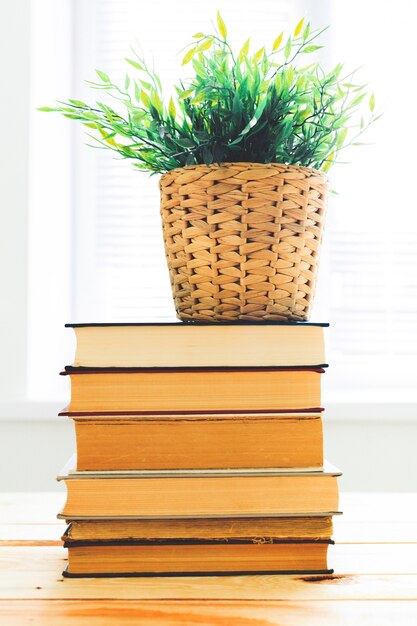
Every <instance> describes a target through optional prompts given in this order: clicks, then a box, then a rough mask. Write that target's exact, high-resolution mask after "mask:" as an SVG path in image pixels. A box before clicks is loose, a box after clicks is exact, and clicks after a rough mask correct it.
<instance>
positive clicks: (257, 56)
mask: <svg viewBox="0 0 417 626" xmlns="http://www.w3.org/2000/svg"><path fill="white" fill-rule="evenodd" d="M264 52H265V48H264V47H263V48H259V50H258V51H257V52H255V55H254V59H255V61H256V63H258V61H259V60H260V58H261V57H262V56H263V54H264Z"/></svg>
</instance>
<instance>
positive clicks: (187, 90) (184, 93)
mask: <svg viewBox="0 0 417 626" xmlns="http://www.w3.org/2000/svg"><path fill="white" fill-rule="evenodd" d="M192 93H194V89H186V90H185V91H183V92H182V94H181V95H180V97H179V99H180V100H185V98H188V97H189V96H191V94H192Z"/></svg>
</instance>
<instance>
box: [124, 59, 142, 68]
mask: <svg viewBox="0 0 417 626" xmlns="http://www.w3.org/2000/svg"><path fill="white" fill-rule="evenodd" d="M125 61H126V62H127V63H129V65H131V66H132V67H134V68H136V69H137V70H143V67H142V65H139V63H137V62H136V61H133V59H127V58H126V59H125Z"/></svg>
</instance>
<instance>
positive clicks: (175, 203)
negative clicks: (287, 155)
mask: <svg viewBox="0 0 417 626" xmlns="http://www.w3.org/2000/svg"><path fill="white" fill-rule="evenodd" d="M160 186H161V214H162V225H163V234H164V243H165V253H166V257H167V261H168V267H169V272H170V277H171V285H172V291H173V296H174V300H175V307H176V310H177V315H178V317H179V318H180V319H182V320H184V321H185V320H187V321H189V320H196V321H205V322H220V321H221V322H224V321H233V320H254V321H256V320H287V319H289V320H307V319H308V318H309V315H310V310H311V305H312V301H313V297H314V291H315V284H316V277H317V263H318V252H319V248H320V241H321V237H322V229H323V220H324V212H325V205H326V195H327V189H328V187H327V181H326V177H325V175H324V174H323V173H322V172H319V171H317V170H312V169H309V168H306V167H298V166H295V165H281V164H277V163H271V164H267V165H264V164H260V163H224V164H222V165H221V166H219V165H210V166H205V165H192V166H189V167H184V168H177V169H174V170H172V171H170V172H168V173H167V174H164V175H163V176H162V177H161V183H160Z"/></svg>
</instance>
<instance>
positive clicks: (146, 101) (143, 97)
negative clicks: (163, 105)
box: [140, 91, 151, 109]
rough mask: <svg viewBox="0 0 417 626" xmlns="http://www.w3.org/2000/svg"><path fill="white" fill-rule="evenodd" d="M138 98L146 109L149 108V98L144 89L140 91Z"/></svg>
mask: <svg viewBox="0 0 417 626" xmlns="http://www.w3.org/2000/svg"><path fill="white" fill-rule="evenodd" d="M140 99H141V100H142V102H143V104H144V105H145V106H146V108H147V109H150V108H151V99H150V97H149V96H148V94H147V93H146V91H141V92H140Z"/></svg>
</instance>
